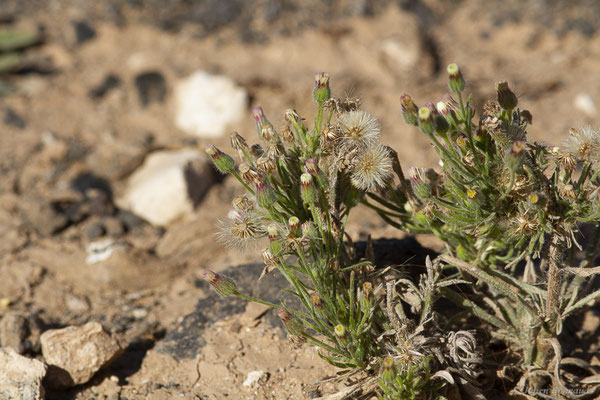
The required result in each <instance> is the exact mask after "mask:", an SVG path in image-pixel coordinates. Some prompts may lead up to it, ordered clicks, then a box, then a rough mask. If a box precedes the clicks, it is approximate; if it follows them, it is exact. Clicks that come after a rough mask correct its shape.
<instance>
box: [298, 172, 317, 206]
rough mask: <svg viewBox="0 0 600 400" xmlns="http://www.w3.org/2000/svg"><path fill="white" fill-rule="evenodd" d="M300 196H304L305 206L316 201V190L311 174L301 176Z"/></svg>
mask: <svg viewBox="0 0 600 400" xmlns="http://www.w3.org/2000/svg"><path fill="white" fill-rule="evenodd" d="M300 194H301V196H302V201H304V203H305V204H310V203H313V202H314V201H315V197H316V190H315V184H314V183H313V177H312V175H311V174H308V173H304V174H302V175H300Z"/></svg>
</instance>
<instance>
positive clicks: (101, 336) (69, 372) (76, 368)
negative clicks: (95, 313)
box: [41, 322, 123, 388]
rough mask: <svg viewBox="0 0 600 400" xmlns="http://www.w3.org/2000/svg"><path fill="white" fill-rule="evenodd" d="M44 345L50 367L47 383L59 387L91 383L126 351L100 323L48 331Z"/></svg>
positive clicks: (45, 355) (43, 340)
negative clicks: (103, 369)
mask: <svg viewBox="0 0 600 400" xmlns="http://www.w3.org/2000/svg"><path fill="white" fill-rule="evenodd" d="M41 342H42V354H43V355H44V360H45V361H46V363H47V364H48V365H49V367H50V368H49V371H48V375H49V376H48V379H47V381H48V382H49V383H50V384H51V385H52V386H54V387H56V388H69V387H72V386H75V385H79V384H82V383H85V382H87V381H89V380H90V379H91V378H92V376H93V375H94V374H95V373H96V372H97V371H98V370H100V369H102V368H104V367H106V366H107V365H109V364H110V363H111V362H112V361H114V360H115V359H116V358H117V357H118V356H119V355H120V354H121V352H122V350H123V349H122V347H121V345H120V344H119V342H118V341H117V339H116V338H114V337H112V336H111V335H110V334H109V333H107V332H106V331H105V330H104V329H103V328H102V325H100V324H99V323H98V322H88V323H87V324H85V325H83V326H69V327H66V328H63V329H52V330H49V331H46V332H44V333H43V334H42V336H41Z"/></svg>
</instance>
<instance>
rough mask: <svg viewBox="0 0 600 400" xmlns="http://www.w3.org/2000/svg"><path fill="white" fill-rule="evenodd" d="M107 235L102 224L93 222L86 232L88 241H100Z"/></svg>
mask: <svg viewBox="0 0 600 400" xmlns="http://www.w3.org/2000/svg"><path fill="white" fill-rule="evenodd" d="M105 234H106V228H105V227H104V224H102V222H99V221H96V222H92V223H91V224H90V225H89V226H88V227H87V228H86V230H85V235H86V236H87V237H88V239H98V238H99V237H102V236H104V235H105Z"/></svg>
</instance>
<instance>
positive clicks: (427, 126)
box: [419, 107, 435, 135]
mask: <svg viewBox="0 0 600 400" xmlns="http://www.w3.org/2000/svg"><path fill="white" fill-rule="evenodd" d="M419 128H421V131H422V132H423V133H425V134H426V135H430V134H432V133H433V131H434V129H435V123H434V120H433V112H432V111H431V110H430V109H429V108H428V107H421V108H419Z"/></svg>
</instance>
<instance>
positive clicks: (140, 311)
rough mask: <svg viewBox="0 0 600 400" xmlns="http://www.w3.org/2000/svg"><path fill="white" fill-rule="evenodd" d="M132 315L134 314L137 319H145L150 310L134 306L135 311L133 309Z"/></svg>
mask: <svg viewBox="0 0 600 400" xmlns="http://www.w3.org/2000/svg"><path fill="white" fill-rule="evenodd" d="M131 315H133V318H135V319H144V318H146V316H147V315H148V310H146V309H144V308H134V309H133V311H131Z"/></svg>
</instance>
